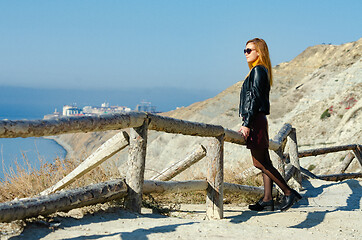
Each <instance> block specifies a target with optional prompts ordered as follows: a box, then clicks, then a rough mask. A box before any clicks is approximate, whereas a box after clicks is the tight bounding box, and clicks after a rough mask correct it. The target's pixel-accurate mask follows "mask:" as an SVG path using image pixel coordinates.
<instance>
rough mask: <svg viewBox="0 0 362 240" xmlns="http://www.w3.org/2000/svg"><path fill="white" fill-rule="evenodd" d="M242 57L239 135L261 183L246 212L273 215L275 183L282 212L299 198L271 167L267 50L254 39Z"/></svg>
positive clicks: (268, 63) (269, 71)
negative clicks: (261, 193)
mask: <svg viewBox="0 0 362 240" xmlns="http://www.w3.org/2000/svg"><path fill="white" fill-rule="evenodd" d="M244 54H245V57H246V61H247V62H248V65H249V68H250V72H249V74H248V76H247V77H246V78H245V81H244V83H243V86H242V88H241V92H240V105H239V115H240V117H242V121H243V124H242V126H241V128H240V130H239V132H240V133H242V134H243V135H244V138H245V139H246V146H247V148H248V149H250V151H251V156H252V159H253V164H254V166H255V167H256V168H259V169H260V170H261V171H262V174H263V182H264V197H262V198H261V199H260V200H259V201H258V202H257V203H255V204H253V205H249V209H251V210H254V211H263V210H266V211H274V200H273V197H272V189H273V182H275V183H276V184H277V185H278V186H279V187H280V188H281V189H282V190H283V192H284V196H283V199H282V201H281V205H280V209H281V210H282V211H286V210H288V209H289V208H290V207H291V206H292V205H293V204H294V203H295V202H297V201H298V200H299V199H301V198H302V197H301V196H300V195H299V193H297V192H296V191H295V190H293V189H291V188H290V187H289V186H288V185H287V183H286V182H285V180H284V178H283V177H282V176H281V175H280V173H279V172H278V170H277V169H276V168H274V167H273V165H272V162H271V160H270V156H269V151H268V147H269V136H268V122H267V118H266V115H268V114H269V111H270V103H269V92H270V86H271V85H272V80H273V76H272V69H271V63H270V58H269V50H268V46H267V44H266V43H265V41H264V40H263V39H260V38H254V39H252V40H250V41H248V42H247V43H246V48H245V50H244Z"/></svg>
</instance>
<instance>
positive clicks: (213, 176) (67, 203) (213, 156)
mask: <svg viewBox="0 0 362 240" xmlns="http://www.w3.org/2000/svg"><path fill="white" fill-rule="evenodd" d="M125 128H131V130H130V136H128V135H127V134H126V133H125V132H122V131H121V132H120V133H118V134H116V135H115V136H114V137H112V138H111V139H109V140H108V141H107V142H106V143H104V144H103V145H102V146H101V147H100V148H98V149H97V150H96V151H95V152H94V153H93V154H92V155H90V156H89V157H88V158H87V159H86V160H85V161H84V162H82V163H81V164H80V165H79V166H78V167H77V168H76V169H74V170H73V171H72V172H71V173H70V174H69V175H67V176H66V177H64V178H63V179H62V180H61V181H59V182H58V183H57V184H55V185H54V186H52V187H51V188H49V189H46V190H45V191H43V192H42V193H41V194H40V195H41V196H38V197H35V198H30V199H23V200H17V201H11V202H8V203H2V204H0V222H2V221H13V220H16V219H24V218H28V217H33V216H37V215H45V214H50V213H53V212H56V211H67V210H70V209H72V208H77V207H81V206H85V205H89V204H95V203H101V202H105V201H109V200H113V199H116V198H120V197H124V198H125V203H126V204H125V205H126V207H127V208H128V209H130V210H132V211H136V212H140V209H141V200H142V194H143V193H150V192H159V193H160V192H172V191H197V190H206V192H207V199H206V206H207V210H206V213H207V217H208V218H211V219H221V218H223V193H224V191H232V192H240V193H248V194H259V195H261V194H262V193H263V189H262V188H257V187H251V186H243V185H238V184H231V183H224V180H223V165H224V162H223V161H224V160H223V148H224V147H223V146H224V142H225V141H226V142H231V143H234V144H239V145H244V144H245V139H244V138H243V136H242V135H241V134H239V133H238V132H236V131H233V130H230V129H226V128H223V127H222V126H219V125H212V124H204V123H196V122H190V121H185V120H180V119H174V118H170V117H164V116H159V115H155V114H149V113H143V112H132V113H127V114H114V115H101V116H98V117H69V118H61V119H58V120H32V121H28V120H19V121H9V120H3V121H0V138H15V137H41V136H52V135H59V134H65V133H77V132H94V131H107V130H121V129H125ZM148 130H156V131H163V132H166V133H176V134H184V135H190V136H200V137H207V138H209V143H208V144H207V146H199V147H197V148H196V149H195V151H194V152H193V153H191V154H190V155H188V156H187V157H186V158H185V160H183V161H180V162H178V163H176V164H174V165H173V166H171V167H169V168H166V169H165V170H164V171H162V172H161V173H160V174H158V175H156V176H154V177H153V178H152V179H154V180H144V166H145V161H146V150H147V132H148ZM287 141H289V152H288V153H287V154H284V150H285V145H286V142H287ZM269 143H270V144H269V148H270V150H273V151H275V153H276V156H277V158H276V159H273V161H274V162H275V164H276V166H277V168H278V169H279V171H280V172H281V173H282V175H283V176H285V177H286V179H287V180H289V179H293V181H294V183H295V185H296V187H297V188H299V189H301V188H302V185H301V184H302V181H301V173H303V171H305V169H303V168H301V167H300V164H299V158H300V157H303V156H304V155H300V153H299V152H298V147H297V137H296V131H295V129H294V128H292V126H291V125H290V124H285V125H284V126H283V127H282V129H281V130H280V131H279V132H278V134H277V135H276V136H275V137H274V138H273V139H272V140H270V142H269ZM127 146H129V159H128V170H127V176H126V179H125V180H114V181H109V182H105V183H100V184H96V185H92V186H88V187H86V188H80V189H76V190H68V191H62V192H60V193H59V192H58V193H54V192H56V191H59V190H61V189H62V188H64V187H65V186H67V185H69V184H70V183H72V182H73V181H75V180H76V179H78V178H79V177H81V176H83V175H84V174H85V173H86V172H89V171H90V170H92V169H94V168H95V167H96V166H98V165H99V164H101V163H102V162H104V161H106V160H107V159H109V158H110V157H111V156H113V155H114V154H115V153H117V152H119V151H121V150H122V149H124V148H125V147H127ZM356 146H357V147H356V149H357V150H353V151H355V155H356V154H359V155H358V156H357V158H358V159H359V160H360V157H361V150H360V146H359V145H356ZM307 154H311V153H307ZM313 154H315V153H313ZM204 157H206V159H207V161H208V163H209V167H208V174H207V178H206V181H185V182H174V181H170V182H164V181H156V180H170V179H172V178H173V177H175V176H176V175H177V174H179V173H180V172H182V171H184V170H185V169H186V168H188V167H190V166H191V165H193V164H194V163H196V162H198V161H200V160H201V159H202V158H204ZM286 159H289V160H290V164H289V165H287V166H286V165H285V160H286ZM350 161H351V160H350ZM360 163H361V161H360ZM347 167H348V166H347ZM347 167H346V168H347ZM285 169H287V172H285Z"/></svg>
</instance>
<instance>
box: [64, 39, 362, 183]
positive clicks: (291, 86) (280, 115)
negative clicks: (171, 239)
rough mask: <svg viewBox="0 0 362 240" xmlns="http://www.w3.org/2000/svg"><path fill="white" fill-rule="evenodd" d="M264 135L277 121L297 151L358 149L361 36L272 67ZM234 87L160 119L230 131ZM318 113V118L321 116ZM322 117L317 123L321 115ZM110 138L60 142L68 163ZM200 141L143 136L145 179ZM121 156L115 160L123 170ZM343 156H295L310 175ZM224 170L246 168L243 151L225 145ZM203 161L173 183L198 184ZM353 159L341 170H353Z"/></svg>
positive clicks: (234, 121)
mask: <svg viewBox="0 0 362 240" xmlns="http://www.w3.org/2000/svg"><path fill="white" fill-rule="evenodd" d="M273 71H274V72H273V74H274V85H273V87H272V90H271V115H270V116H269V133H270V138H272V137H273V136H274V135H275V134H276V133H277V132H278V131H279V129H280V128H281V126H282V125H283V124H284V123H291V124H292V126H293V127H295V128H296V129H297V137H298V144H299V148H300V149H309V148H316V147H322V146H329V145H341V144H353V143H359V144H361V143H362V141H361V140H362V111H361V109H362V101H361V97H362V38H361V39H360V40H358V41H356V42H351V43H346V44H343V45H339V46H335V45H317V46H313V47H309V48H307V49H306V50H305V51H303V52H302V53H301V54H300V55H298V56H297V57H296V58H294V59H293V60H292V61H290V62H285V63H281V64H279V65H277V66H275V67H274V68H273ZM241 84H242V82H241V81H240V82H237V83H235V84H234V85H233V86H231V87H229V88H227V89H226V90H224V91H223V92H221V93H219V94H218V95H217V96H215V97H214V98H210V99H207V100H205V101H202V102H197V103H194V104H192V105H190V106H188V107H184V108H180V109H177V110H174V111H171V112H167V113H164V114H163V115H166V116H170V117H174V118H179V119H185V120H190V121H197V122H204V123H211V124H219V125H222V126H224V127H226V128H230V129H234V130H238V129H239V126H240V119H239V118H238V101H239V91H240V87H241ZM323 113H324V114H323ZM322 114H323V116H325V117H324V118H323V119H321V116H322ZM113 134H114V132H107V133H88V134H72V135H64V136H61V137H60V140H61V141H62V142H65V143H67V144H69V145H70V146H72V147H73V150H74V154H75V153H76V154H75V155H74V157H77V158H84V157H85V156H86V155H88V154H90V153H91V152H92V151H93V150H95V149H96V148H97V147H98V146H99V145H100V144H101V143H102V142H104V141H105V140H107V139H108V138H110V137H111V136H112V135H113ZM205 141H206V139H203V138H199V137H189V136H182V135H174V134H165V133H158V132H154V131H150V132H149V137H148V148H147V160H146V173H145V174H146V178H149V177H151V176H153V175H154V174H155V172H158V171H161V170H162V169H163V168H165V167H167V166H169V165H171V164H172V163H174V162H176V161H179V160H181V159H183V158H184V156H186V155H187V153H188V152H191V151H192V150H193V148H194V147H195V146H196V145H197V144H200V143H203V142H205ZM127 154H128V153H127V151H124V152H122V153H120V154H118V155H117V156H115V160H116V161H117V165H118V166H119V168H120V170H121V171H122V172H124V171H125V170H126V166H125V162H126V161H127ZM345 154H346V153H337V154H328V155H325V156H320V157H318V158H314V157H311V158H303V159H302V160H301V165H302V166H303V167H305V168H308V167H309V166H310V165H315V166H316V167H315V169H314V170H313V171H314V172H315V173H328V172H333V170H334V168H335V167H336V166H338V164H339V163H340V160H341V158H343V157H344V156H345ZM224 162H225V169H226V172H227V173H228V172H234V173H236V174H237V173H239V172H241V171H242V170H243V169H246V168H248V167H250V166H251V161H250V153H249V152H248V151H247V150H246V149H245V147H243V146H236V145H233V144H229V143H225V159H224ZM206 164H207V163H206V162H205V161H201V162H199V163H197V164H196V165H194V167H192V168H191V169H189V170H187V171H185V172H184V173H183V174H181V175H180V176H179V177H177V179H191V178H204V176H205V173H206ZM357 169H359V166H358V164H357V161H354V164H352V166H350V168H349V169H348V170H350V171H351V170H354V171H355V170H357Z"/></svg>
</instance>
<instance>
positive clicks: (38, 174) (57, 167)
mask: <svg viewBox="0 0 362 240" xmlns="http://www.w3.org/2000/svg"><path fill="white" fill-rule="evenodd" d="M22 160H23V164H19V163H18V162H15V169H13V168H10V169H9V170H7V171H5V170H4V176H5V177H4V181H2V182H0V202H6V201H11V200H13V199H15V198H18V199H19V198H25V197H32V196H35V195H37V194H39V193H40V192H41V191H43V190H45V189H47V188H49V187H51V186H52V185H54V184H55V183H57V182H58V181H59V180H61V179H62V178H63V177H64V176H66V175H67V174H68V173H70V172H71V171H72V170H73V169H74V168H75V167H77V166H78V165H79V163H80V162H79V161H77V160H74V159H60V158H56V159H55V160H54V163H48V162H43V161H42V160H41V159H38V164H37V165H39V166H40V167H39V169H34V168H33V167H32V166H31V164H30V163H29V159H28V158H27V157H26V155H24V154H23V159H22ZM3 169H4V166H3ZM114 169H115V168H112V167H108V168H105V167H104V166H102V165H101V166H99V167H97V168H96V169H94V170H92V171H91V172H89V173H87V174H86V175H85V176H83V177H82V178H80V179H79V180H77V181H76V182H74V183H73V184H71V185H70V186H69V187H68V188H76V187H82V186H86V185H89V184H91V183H97V182H103V181H107V180H109V179H110V178H115V177H120V176H119V174H118V171H114Z"/></svg>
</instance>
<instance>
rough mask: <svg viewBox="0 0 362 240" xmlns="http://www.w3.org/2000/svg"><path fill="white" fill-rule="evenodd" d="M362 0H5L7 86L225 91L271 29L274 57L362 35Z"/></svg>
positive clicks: (1, 66)
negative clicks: (252, 43)
mask: <svg viewBox="0 0 362 240" xmlns="http://www.w3.org/2000/svg"><path fill="white" fill-rule="evenodd" d="M361 12H362V1H360V0H349V1H333V0H331V1H315V0H313V1H309V0H306V1H277V0H276V1H234V0H224V1H221V0H220V1H214V0H207V1H206V0H183V1H176V0H163V1H161V0H153V1H152V0H148V1H137V0H136V1H108V0H103V1H100V0H99V1H92V0H87V1H85V0H84V1H78V0H71V1H68V0H64V1H49V0H46V1H17V0H8V1H2V0H0V86H22V87H35V88H68V89H112V90H115V89H124V88H134V87H143V88H144V87H145V88H158V87H176V88H185V89H200V90H202V89H207V90H216V91H222V90H224V89H225V88H227V87H229V86H231V85H233V84H234V83H236V82H237V81H239V80H241V79H243V77H244V76H245V74H246V73H247V71H248V69H247V64H246V62H245V58H244V55H243V54H242V49H243V48H244V44H245V42H246V41H247V40H249V39H251V38H254V37H261V38H264V39H265V40H266V41H267V43H268V44H269V49H270V53H271V58H272V64H273V65H276V64H279V63H281V62H285V61H290V60H291V59H293V58H294V57H296V56H297V55H298V54H300V53H301V52H302V51H303V50H304V49H306V48H307V47H309V46H313V45H316V44H322V43H327V44H328V43H331V44H338V45H339V44H342V43H346V42H351V41H356V40H358V39H359V38H361V37H362V31H361V29H362V14H361Z"/></svg>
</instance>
